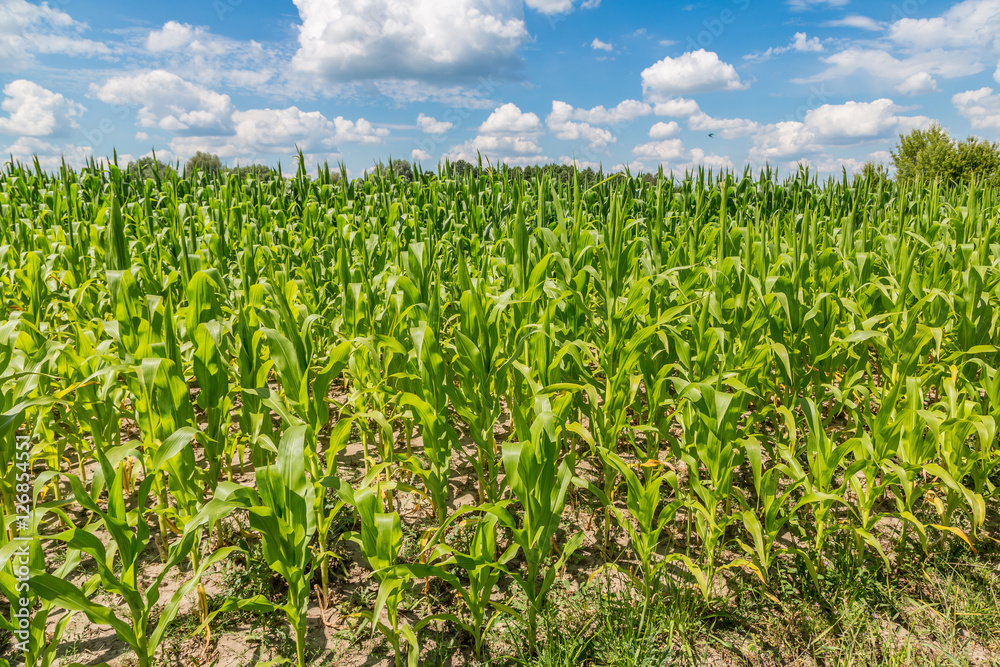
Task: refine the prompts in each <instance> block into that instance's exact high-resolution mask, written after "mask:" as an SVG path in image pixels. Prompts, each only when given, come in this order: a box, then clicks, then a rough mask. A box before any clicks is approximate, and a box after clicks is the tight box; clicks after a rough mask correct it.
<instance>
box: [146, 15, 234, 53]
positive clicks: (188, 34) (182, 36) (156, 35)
mask: <svg viewBox="0 0 1000 667" xmlns="http://www.w3.org/2000/svg"><path fill="white" fill-rule="evenodd" d="M146 49H147V50H149V51H151V52H153V53H161V52H164V51H180V50H181V49H184V50H186V51H195V52H198V53H210V54H213V55H219V54H222V53H225V52H226V51H227V50H228V49H227V47H226V45H225V44H224V42H223V40H221V39H220V38H219V37H216V36H215V35H212V34H211V33H210V32H209V31H208V30H206V29H205V28H198V27H192V26H191V25H189V24H187V23H179V22H177V21H167V22H166V23H164V24H163V27H162V28H160V29H159V30H151V31H150V32H149V35H147V36H146Z"/></svg>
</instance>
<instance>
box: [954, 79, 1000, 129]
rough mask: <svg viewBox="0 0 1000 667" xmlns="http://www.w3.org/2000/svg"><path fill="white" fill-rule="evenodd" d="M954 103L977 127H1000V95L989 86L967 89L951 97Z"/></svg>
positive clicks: (973, 125)
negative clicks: (995, 93)
mask: <svg viewBox="0 0 1000 667" xmlns="http://www.w3.org/2000/svg"><path fill="white" fill-rule="evenodd" d="M951 102H952V104H954V105H955V108H956V109H957V110H958V113H960V114H962V115H963V116H965V117H966V118H968V119H969V123H970V124H971V125H972V127H974V128H976V129H981V128H1000V95H994V94H993V89H992V88H989V87H984V88H980V89H979V90H967V91H965V92H964V93H958V94H956V95H953V96H952V98H951Z"/></svg>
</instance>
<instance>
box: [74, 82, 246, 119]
mask: <svg viewBox="0 0 1000 667" xmlns="http://www.w3.org/2000/svg"><path fill="white" fill-rule="evenodd" d="M90 90H91V93H92V94H93V95H95V96H96V97H97V99H99V100H101V101H102V102H105V103H106V104H115V105H119V106H138V107H139V112H138V121H139V126H140V127H146V128H151V127H155V128H159V129H161V130H168V131H170V132H174V133H177V134H189V135H208V134H220V133H226V132H229V131H230V130H231V129H232V115H233V111H234V107H233V104H232V101H231V100H230V98H229V95H225V94H223V93H217V92H215V91H212V90H209V89H208V88H205V87H204V86H200V85H198V84H195V83H191V82H190V81H186V80H184V79H182V78H181V77H179V76H177V75H176V74H172V73H170V72H167V71H165V70H152V71H149V72H143V73H140V74H133V75H123V76H116V77H112V78H110V79H108V80H107V81H106V82H105V83H104V84H103V85H97V84H91V87H90Z"/></svg>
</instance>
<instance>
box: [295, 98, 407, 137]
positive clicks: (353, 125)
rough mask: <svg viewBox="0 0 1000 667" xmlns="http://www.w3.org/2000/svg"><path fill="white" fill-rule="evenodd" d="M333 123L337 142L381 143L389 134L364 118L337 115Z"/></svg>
mask: <svg viewBox="0 0 1000 667" xmlns="http://www.w3.org/2000/svg"><path fill="white" fill-rule="evenodd" d="M291 109H295V110H296V111H298V109H296V108H295V107H291ZM291 109H286V110H285V111H290V110H291ZM299 113H303V112H299ZM310 113H314V114H315V113H319V112H318V111H312V112H310ZM321 115H322V114H321ZM333 125H334V128H335V129H336V133H335V134H334V137H333V139H334V141H336V142H337V143H348V144H380V143H382V139H384V138H385V137H387V136H389V130H387V129H386V128H384V127H375V126H374V125H372V124H371V123H370V122H368V121H367V120H365V119H364V118H359V119H357V120H347V119H346V118H344V117H343V116H337V117H336V118H334V119H333Z"/></svg>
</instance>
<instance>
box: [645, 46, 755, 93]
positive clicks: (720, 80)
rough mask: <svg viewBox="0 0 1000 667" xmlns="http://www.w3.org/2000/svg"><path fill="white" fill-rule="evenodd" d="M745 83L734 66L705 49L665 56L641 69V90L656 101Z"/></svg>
mask: <svg viewBox="0 0 1000 667" xmlns="http://www.w3.org/2000/svg"><path fill="white" fill-rule="evenodd" d="M748 85H749V84H747V83H744V82H743V81H741V80H740V76H739V74H737V73H736V68H735V67H733V66H732V65H730V64H729V63H726V62H723V61H722V60H720V59H719V55H718V54H717V53H715V52H713V51H706V50H705V49H698V50H697V51H691V52H688V53H684V54H682V55H680V56H678V57H676V58H670V57H667V58H664V59H663V60H661V61H659V62H658V63H656V64H654V65H652V66H650V67H648V68H646V69H645V70H643V72H642V89H643V92H644V93H645V94H646V96H647V97H648V98H650V99H652V100H653V101H657V102H662V101H666V100H667V99H669V98H670V97H672V96H674V95H683V94H689V93H698V92H710V91H715V90H743V89H745V88H747V87H748Z"/></svg>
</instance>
